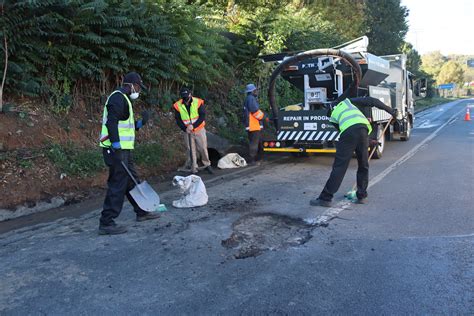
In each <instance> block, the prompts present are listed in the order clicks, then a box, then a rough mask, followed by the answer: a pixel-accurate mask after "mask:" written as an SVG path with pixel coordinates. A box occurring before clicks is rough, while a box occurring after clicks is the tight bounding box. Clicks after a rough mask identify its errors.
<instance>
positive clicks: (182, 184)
mask: <svg viewBox="0 0 474 316" xmlns="http://www.w3.org/2000/svg"><path fill="white" fill-rule="evenodd" d="M173 186H177V187H179V191H180V192H181V194H182V195H181V198H180V199H179V200H176V201H173V206H174V207H176V208H188V207H197V206H203V205H206V204H207V200H208V196H207V192H206V186H205V185H204V182H202V179H201V177H198V176H196V175H190V176H187V177H181V176H175V177H174V178H173Z"/></svg>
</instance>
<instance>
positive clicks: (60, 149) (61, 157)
mask: <svg viewBox="0 0 474 316" xmlns="http://www.w3.org/2000/svg"><path fill="white" fill-rule="evenodd" d="M46 156H47V157H48V158H49V159H50V160H51V162H52V163H53V164H54V165H55V166H56V167H57V168H58V169H59V171H60V172H61V173H65V174H67V175H69V176H78V177H80V178H84V177H88V176H92V175H94V174H96V173H97V172H99V171H101V170H103V169H104V161H103V158H102V154H101V152H100V151H99V150H97V149H91V150H83V149H82V150H81V149H77V148H74V147H73V144H72V143H68V144H67V145H65V146H63V145H61V144H52V145H50V146H49V148H48V150H47V153H46Z"/></svg>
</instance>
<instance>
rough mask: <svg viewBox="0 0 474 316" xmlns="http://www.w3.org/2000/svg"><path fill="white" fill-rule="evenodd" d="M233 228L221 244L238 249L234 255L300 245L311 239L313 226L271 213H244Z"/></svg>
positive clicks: (247, 255)
mask: <svg viewBox="0 0 474 316" xmlns="http://www.w3.org/2000/svg"><path fill="white" fill-rule="evenodd" d="M232 228H233V232H232V234H231V235H230V237H229V238H227V239H225V240H223V241H222V242H221V244H222V246H224V247H226V248H228V249H235V250H237V252H236V253H235V254H234V257H235V258H236V259H245V258H249V257H256V256H258V255H261V254H262V253H263V252H265V251H268V250H278V249H285V248H288V247H295V246H299V245H302V244H304V243H306V242H307V241H308V240H310V239H311V237H312V236H311V230H312V229H313V227H312V226H311V225H308V224H307V223H305V222H304V221H303V220H301V219H296V218H292V217H289V216H285V215H279V214H273V213H258V214H249V215H245V216H243V217H241V218H239V219H238V220H237V221H236V222H235V223H234V224H233V225H232Z"/></svg>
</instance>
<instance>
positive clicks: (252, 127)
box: [246, 110, 265, 132]
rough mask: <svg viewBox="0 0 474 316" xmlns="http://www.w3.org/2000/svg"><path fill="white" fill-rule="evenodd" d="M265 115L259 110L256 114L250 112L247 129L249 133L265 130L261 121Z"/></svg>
mask: <svg viewBox="0 0 474 316" xmlns="http://www.w3.org/2000/svg"><path fill="white" fill-rule="evenodd" d="M264 116H265V114H264V113H263V112H262V111H260V110H258V111H256V112H254V113H251V112H250V111H249V126H248V127H247V128H246V129H247V130H248V131H249V132H255V131H259V130H261V129H262V128H263V125H262V123H261V121H262V120H263V117H264Z"/></svg>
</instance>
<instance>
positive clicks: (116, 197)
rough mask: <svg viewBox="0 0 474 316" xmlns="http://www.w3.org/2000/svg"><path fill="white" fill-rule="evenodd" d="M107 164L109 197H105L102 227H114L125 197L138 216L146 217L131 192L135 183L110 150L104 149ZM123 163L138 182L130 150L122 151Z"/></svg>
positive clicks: (101, 220)
mask: <svg viewBox="0 0 474 316" xmlns="http://www.w3.org/2000/svg"><path fill="white" fill-rule="evenodd" d="M103 155H104V161H105V164H106V165H107V166H108V167H109V178H108V180H107V186H108V188H107V195H106V196H105V201H104V207H103V210H102V216H101V217H100V225H103V226H109V225H114V224H115V222H114V219H115V218H117V217H118V216H119V215H120V212H121V211H122V207H123V200H124V198H125V196H127V199H128V200H129V201H130V203H131V204H132V206H133V209H134V211H135V213H137V215H139V216H141V215H145V214H146V212H145V211H144V210H142V209H140V207H139V206H138V205H137V203H136V202H135V201H134V200H133V198H132V196H131V195H130V193H129V191H130V190H132V189H133V188H134V187H135V183H134V182H133V180H132V179H131V178H130V176H129V175H128V173H127V171H125V169H124V168H123V166H122V164H121V163H120V161H119V160H117V159H115V157H114V154H113V153H112V152H111V150H110V149H107V148H104V149H103ZM121 155H122V161H123V162H124V163H125V165H126V166H127V167H128V169H129V170H130V172H131V173H132V174H133V176H134V177H135V179H137V181H139V180H138V175H137V172H136V171H135V167H134V165H133V160H132V153H131V151H130V150H121Z"/></svg>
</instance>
